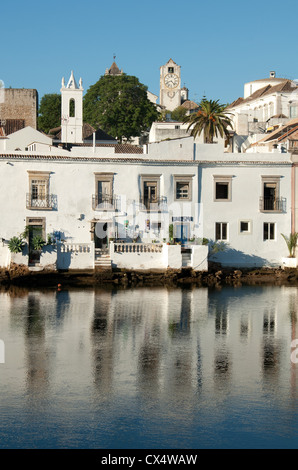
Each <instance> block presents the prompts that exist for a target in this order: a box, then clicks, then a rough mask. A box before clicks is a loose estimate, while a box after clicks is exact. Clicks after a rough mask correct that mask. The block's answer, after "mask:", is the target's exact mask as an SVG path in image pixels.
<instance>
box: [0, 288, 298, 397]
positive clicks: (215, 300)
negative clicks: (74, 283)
mask: <svg viewBox="0 0 298 470" xmlns="http://www.w3.org/2000/svg"><path fill="white" fill-rule="evenodd" d="M297 292H298V291H297V288H282V289H280V290H279V289H276V288H272V289H270V288H266V289H261V288H260V289H245V290H241V289H238V290H237V289H234V288H228V287H227V288H225V289H222V290H221V291H215V290H212V289H208V288H204V289H201V288H200V289H198V288H184V289H167V288H156V289H152V288H151V289H150V288H139V289H123V290H122V289H118V290H115V289H110V290H106V289H97V290H90V291H88V292H87V291H61V292H55V291H54V292H49V291H47V292H42V293H39V292H30V293H28V294H26V295H23V296H22V297H20V298H18V297H17V296H15V295H14V296H12V297H9V295H8V297H7V299H8V300H7V301H8V302H9V305H10V310H9V311H10V329H11V330H12V331H13V332H14V334H15V338H19V336H18V334H19V332H20V331H22V334H23V341H24V343H23V344H22V342H21V340H20V338H19V339H18V346H17V347H18V348H19V349H20V351H21V348H22V346H23V345H24V347H25V349H24V350H23V351H21V352H20V353H19V355H18V356H17V355H16V357H19V358H21V359H20V360H23V361H24V365H25V368H26V386H27V390H28V391H29V392H30V396H32V397H34V396H35V397H36V396H40V397H42V396H43V397H45V396H47V394H48V393H50V389H51V384H52V383H53V381H54V380H55V381H56V382H59V383H60V386H61V387H63V386H64V384H65V383H67V384H69V386H71V385H74V384H77V383H78V382H79V383H80V384H81V385H80V386H81V387H83V385H84V384H87V383H88V384H89V385H90V384H92V396H93V399H94V400H95V401H96V402H104V401H106V400H111V399H112V397H113V396H115V395H120V396H123V397H131V396H137V395H138V396H141V397H143V398H144V397H145V398H148V399H150V398H151V399H152V398H154V399H162V400H167V398H168V396H169V393H170V394H171V395H172V396H174V397H176V400H180V399H182V400H184V401H185V402H186V403H187V401H189V406H193V404H194V400H195V398H194V397H197V398H198V397H201V396H206V397H209V396H212V397H213V398H214V400H215V401H216V400H221V399H222V398H225V397H226V396H228V394H229V393H230V392H231V387H233V385H235V384H237V387H236V389H235V390H236V392H234V393H238V394H239V395H241V396H242V395H243V394H246V393H249V391H250V390H253V391H254V393H256V392H257V390H260V391H262V390H264V387H267V386H269V390H271V392H272V394H277V393H281V392H280V390H284V384H285V383H290V384H291V390H290V393H291V394H292V397H293V403H294V400H295V399H296V398H297V385H298V379H297V368H298V364H293V363H291V362H290V357H291V356H290V355H291V341H292V340H293V339H296V338H298V331H297V329H298V326H297V305H298V302H297V300H298V297H297V296H298V293H297ZM8 353H9V352H8ZM184 406H188V405H184Z"/></svg>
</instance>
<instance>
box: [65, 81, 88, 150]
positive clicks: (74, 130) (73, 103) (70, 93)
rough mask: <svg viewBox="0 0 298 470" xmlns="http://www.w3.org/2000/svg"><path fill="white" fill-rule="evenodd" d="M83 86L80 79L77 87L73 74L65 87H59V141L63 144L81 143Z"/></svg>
mask: <svg viewBox="0 0 298 470" xmlns="http://www.w3.org/2000/svg"><path fill="white" fill-rule="evenodd" d="M83 91H84V90H83V86H82V79H81V78H80V81H79V86H78V85H77V83H76V81H75V78H74V75H73V72H71V75H70V78H69V81H68V83H67V85H66V86H65V83H64V78H63V79H62V87H61V141H62V142H63V143H73V144H75V143H82V142H83Z"/></svg>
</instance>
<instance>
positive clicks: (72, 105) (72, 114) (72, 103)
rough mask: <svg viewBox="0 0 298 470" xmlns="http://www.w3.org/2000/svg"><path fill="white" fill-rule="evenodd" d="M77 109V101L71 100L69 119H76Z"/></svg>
mask: <svg viewBox="0 0 298 470" xmlns="http://www.w3.org/2000/svg"><path fill="white" fill-rule="evenodd" d="M75 113H76V107H75V100H74V99H73V98H71V99H70V100H69V117H75Z"/></svg>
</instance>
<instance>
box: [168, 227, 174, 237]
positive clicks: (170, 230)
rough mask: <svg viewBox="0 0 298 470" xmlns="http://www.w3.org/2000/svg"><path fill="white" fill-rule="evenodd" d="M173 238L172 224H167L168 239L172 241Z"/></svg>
mask: <svg viewBox="0 0 298 470" xmlns="http://www.w3.org/2000/svg"><path fill="white" fill-rule="evenodd" d="M173 238H174V226H173V224H170V225H169V240H170V241H173Z"/></svg>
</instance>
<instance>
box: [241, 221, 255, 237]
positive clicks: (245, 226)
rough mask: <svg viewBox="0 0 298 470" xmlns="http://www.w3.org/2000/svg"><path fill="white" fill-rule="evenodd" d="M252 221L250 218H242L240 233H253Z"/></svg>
mask: <svg viewBox="0 0 298 470" xmlns="http://www.w3.org/2000/svg"><path fill="white" fill-rule="evenodd" d="M251 227H252V223H251V221H250V220H240V222H239V233H241V234H249V233H251Z"/></svg>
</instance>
